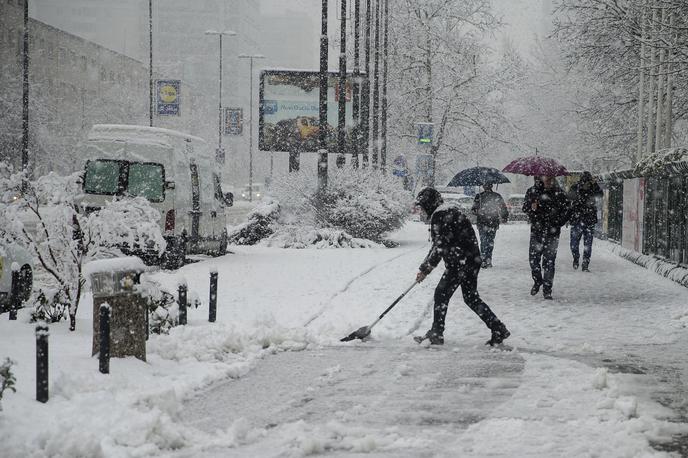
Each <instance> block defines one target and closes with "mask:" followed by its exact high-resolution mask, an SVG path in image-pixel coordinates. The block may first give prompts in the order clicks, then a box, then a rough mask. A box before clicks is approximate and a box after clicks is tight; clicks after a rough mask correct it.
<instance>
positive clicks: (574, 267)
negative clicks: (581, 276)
mask: <svg viewBox="0 0 688 458" xmlns="http://www.w3.org/2000/svg"><path fill="white" fill-rule="evenodd" d="M573 270H578V259H574V260H573ZM583 270H585V264H583Z"/></svg>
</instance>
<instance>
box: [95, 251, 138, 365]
mask: <svg viewBox="0 0 688 458" xmlns="http://www.w3.org/2000/svg"><path fill="white" fill-rule="evenodd" d="M84 270H85V273H86V275H88V276H89V277H90V279H91V288H92V290H93V348H92V353H91V354H92V355H96V354H97V353H98V351H99V342H100V341H99V339H100V335H99V334H100V313H99V310H100V306H101V304H103V303H107V304H109V305H110V356H111V357H113V358H121V357H124V356H135V357H136V358H138V359H140V360H142V361H145V360H146V335H147V333H146V326H147V316H148V300H147V299H146V298H145V297H142V296H141V294H139V293H138V292H137V288H136V286H137V285H139V284H140V279H141V274H142V273H143V272H144V271H145V270H146V266H145V265H144V264H143V261H141V259H139V258H137V257H135V256H130V257H124V258H113V259H101V260H97V261H91V262H89V263H88V264H86V265H85V266H84Z"/></svg>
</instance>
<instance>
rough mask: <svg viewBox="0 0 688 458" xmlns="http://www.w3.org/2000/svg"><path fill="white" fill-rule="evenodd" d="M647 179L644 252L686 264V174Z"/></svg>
mask: <svg viewBox="0 0 688 458" xmlns="http://www.w3.org/2000/svg"><path fill="white" fill-rule="evenodd" d="M646 182H647V185H646V194H645V215H644V236H643V253H644V254H650V255H656V256H658V257H661V258H664V259H667V260H669V261H672V262H675V263H677V264H684V265H688V175H685V174H684V175H673V176H657V177H649V178H648V179H647V181H646Z"/></svg>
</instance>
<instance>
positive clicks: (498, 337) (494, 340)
mask: <svg viewBox="0 0 688 458" xmlns="http://www.w3.org/2000/svg"><path fill="white" fill-rule="evenodd" d="M491 331H492V337H491V338H490V340H488V341H487V342H485V345H490V346H494V345H499V344H501V343H502V342H504V340H505V339H506V338H507V337H509V336H510V335H511V333H510V332H509V330H508V329H507V328H506V326H504V323H502V322H501V321H499V320H497V321H496V322H495V323H493V324H492V328H491Z"/></svg>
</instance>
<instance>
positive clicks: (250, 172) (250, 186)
mask: <svg viewBox="0 0 688 458" xmlns="http://www.w3.org/2000/svg"><path fill="white" fill-rule="evenodd" d="M249 60H250V62H251V64H250V66H249V68H250V71H249V76H248V77H249V81H250V83H249V86H250V89H249V94H250V95H249V102H248V119H249V120H248V123H249V126H248V129H249V135H248V201H249V202H253V57H251V58H250V59H249Z"/></svg>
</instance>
